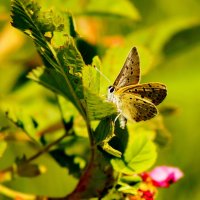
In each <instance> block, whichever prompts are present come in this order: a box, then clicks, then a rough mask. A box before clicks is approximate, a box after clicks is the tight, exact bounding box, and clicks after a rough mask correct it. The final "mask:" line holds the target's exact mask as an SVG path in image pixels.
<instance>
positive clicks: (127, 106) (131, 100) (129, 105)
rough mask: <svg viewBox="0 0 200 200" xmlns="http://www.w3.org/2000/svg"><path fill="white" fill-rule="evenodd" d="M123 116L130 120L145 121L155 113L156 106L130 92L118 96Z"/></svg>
mask: <svg viewBox="0 0 200 200" xmlns="http://www.w3.org/2000/svg"><path fill="white" fill-rule="evenodd" d="M119 100H120V108H121V112H122V113H123V116H124V117H125V118H127V119H129V120H131V121H136V122H139V121H145V120H148V119H151V118H152V117H154V116H155V115H156V114H157V108H156V107H155V106H154V104H152V103H151V102H149V101H147V100H145V99H141V98H140V97H138V96H135V95H133V94H131V93H124V94H122V95H120V96H119Z"/></svg>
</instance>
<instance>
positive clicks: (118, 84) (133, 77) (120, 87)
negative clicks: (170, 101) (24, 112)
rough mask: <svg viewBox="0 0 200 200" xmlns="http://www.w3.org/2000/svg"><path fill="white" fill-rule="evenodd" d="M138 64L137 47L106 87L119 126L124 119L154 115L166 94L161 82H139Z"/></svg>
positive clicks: (136, 119)
mask: <svg viewBox="0 0 200 200" xmlns="http://www.w3.org/2000/svg"><path fill="white" fill-rule="evenodd" d="M139 80H140V66H139V56H138V53H137V49H136V48H135V47H134V48H132V50H131V51H130V53H129V55H128V57H127V59H126V61H125V63H124V66H123V67H122V70H121V71H120V73H119V75H118V77H117V78H116V80H115V82H114V84H113V86H109V88H108V97H107V99H108V101H110V102H113V103H114V104H115V105H116V106H117V109H118V112H119V113H120V115H122V117H121V118H120V119H121V122H120V124H121V127H122V128H124V127H125V124H126V123H125V121H126V119H128V120H130V121H136V122H139V121H145V120H148V119H151V118H152V117H154V116H155V115H156V114H157V113H158V111H157V108H156V105H158V104H160V103H161V102H162V101H163V100H164V98H165V97H166V95H167V90H166V86H165V85H164V84H161V83H144V84H139Z"/></svg>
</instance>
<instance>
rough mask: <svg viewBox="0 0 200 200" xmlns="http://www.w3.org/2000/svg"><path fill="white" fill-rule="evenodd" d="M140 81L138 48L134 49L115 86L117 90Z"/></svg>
mask: <svg viewBox="0 0 200 200" xmlns="http://www.w3.org/2000/svg"><path fill="white" fill-rule="evenodd" d="M139 80H140V63H139V56H138V52H137V49H136V47H133V48H132V49H131V51H130V53H129V55H128V57H127V59H126V61H125V63H124V66H123V67H122V69H121V71H120V73H119V75H118V77H117V78H116V80H115V82H114V84H113V86H114V87H115V88H116V89H119V88H121V87H125V86H128V85H134V84H137V83H138V82H139Z"/></svg>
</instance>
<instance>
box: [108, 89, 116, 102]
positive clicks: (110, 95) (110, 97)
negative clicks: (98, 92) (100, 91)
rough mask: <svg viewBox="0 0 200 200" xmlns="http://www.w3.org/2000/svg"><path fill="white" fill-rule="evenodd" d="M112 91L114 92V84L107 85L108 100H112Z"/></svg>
mask: <svg viewBox="0 0 200 200" xmlns="http://www.w3.org/2000/svg"><path fill="white" fill-rule="evenodd" d="M114 92H115V87H114V86H109V87H108V97H107V99H108V101H111V102H113V100H114Z"/></svg>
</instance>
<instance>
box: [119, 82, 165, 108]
mask: <svg viewBox="0 0 200 200" xmlns="http://www.w3.org/2000/svg"><path fill="white" fill-rule="evenodd" d="M120 90H121V91H120ZM120 90H119V91H117V92H119V93H131V94H134V95H135V96H138V97H140V98H142V99H146V100H148V101H150V102H152V103H153V104H155V105H158V104H160V103H161V102H162V101H163V100H164V98H165V97H166V95H167V89H166V86H165V85H164V84H161V83H144V84H138V85H131V86H128V87H124V88H121V89H120Z"/></svg>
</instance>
